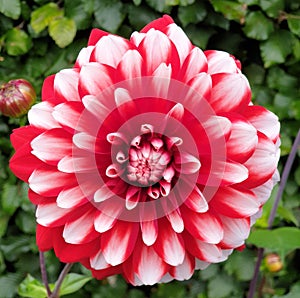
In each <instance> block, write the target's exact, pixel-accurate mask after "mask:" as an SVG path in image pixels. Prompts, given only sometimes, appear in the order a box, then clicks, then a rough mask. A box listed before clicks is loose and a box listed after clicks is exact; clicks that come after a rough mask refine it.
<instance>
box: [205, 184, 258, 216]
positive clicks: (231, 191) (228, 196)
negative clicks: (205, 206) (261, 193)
mask: <svg viewBox="0 0 300 298" xmlns="http://www.w3.org/2000/svg"><path fill="white" fill-rule="evenodd" d="M209 205H210V206H211V207H212V208H213V209H214V210H215V211H216V212H217V213H220V214H223V215H225V216H228V217H234V218H244V217H248V216H251V215H253V214H255V213H256V212H258V210H259V206H260V204H259V203H258V202H257V201H256V198H255V195H254V193H253V192H252V191H250V190H248V189H236V188H232V187H220V188H219V189H218V191H217V192H216V194H215V195H214V197H213V198H212V200H211V201H210V202H209Z"/></svg>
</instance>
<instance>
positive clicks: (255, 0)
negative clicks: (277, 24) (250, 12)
mask: <svg viewBox="0 0 300 298" xmlns="http://www.w3.org/2000/svg"><path fill="white" fill-rule="evenodd" d="M238 2H240V3H244V4H247V5H256V4H258V3H259V0H238Z"/></svg>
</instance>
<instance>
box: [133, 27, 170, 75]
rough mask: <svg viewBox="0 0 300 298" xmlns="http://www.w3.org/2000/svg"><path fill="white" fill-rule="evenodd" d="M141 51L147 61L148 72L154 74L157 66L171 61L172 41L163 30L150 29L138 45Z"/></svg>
mask: <svg viewBox="0 0 300 298" xmlns="http://www.w3.org/2000/svg"><path fill="white" fill-rule="evenodd" d="M138 50H139V52H140V53H141V55H142V57H143V58H144V60H145V62H146V66H147V68H146V71H147V74H149V75H151V74H153V72H154V70H155V69H157V67H158V66H159V65H160V64H161V63H163V62H165V63H166V64H168V63H169V62H170V61H171V54H172V53H171V51H172V47H171V41H170V40H169V38H168V37H167V36H166V35H165V34H163V33H162V32H161V31H158V30H154V29H150V30H149V31H148V32H147V35H146V37H145V38H144V39H143V40H142V42H141V43H140V45H139V47H138Z"/></svg>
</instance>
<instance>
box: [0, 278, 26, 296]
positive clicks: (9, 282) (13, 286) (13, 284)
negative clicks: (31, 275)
mask: <svg viewBox="0 0 300 298" xmlns="http://www.w3.org/2000/svg"><path fill="white" fill-rule="evenodd" d="M22 278H23V277H22V275H21V274H20V273H7V274H6V275H4V276H1V277H0V289H1V297H3V298H4V297H5V298H13V297H16V292H17V288H18V285H19V283H20V282H21V280H22Z"/></svg>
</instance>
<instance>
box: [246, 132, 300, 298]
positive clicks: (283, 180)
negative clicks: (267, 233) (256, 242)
mask: <svg viewBox="0 0 300 298" xmlns="http://www.w3.org/2000/svg"><path fill="white" fill-rule="evenodd" d="M299 146H300V129H299V131H298V134H297V136H296V139H295V141H294V144H293V147H292V149H291V152H290V154H289V156H288V159H287V161H286V164H285V166H284V169H283V172H282V176H281V181H280V184H279V188H278V192H277V194H276V198H275V202H274V205H273V207H272V210H271V213H270V216H269V219H268V229H271V228H272V224H273V222H274V219H275V215H276V211H277V208H278V205H279V202H280V199H281V197H282V194H283V191H284V188H285V185H286V183H287V180H288V177H289V174H290V172H291V168H292V165H293V162H294V160H295V157H296V154H297V150H298V147H299ZM263 256H264V249H263V248H259V249H258V255H257V261H256V265H255V270H254V274H253V278H252V280H251V283H250V288H249V292H248V296H247V298H253V297H254V293H255V289H256V284H257V280H258V275H259V268H260V265H261V262H262V259H263Z"/></svg>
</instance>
